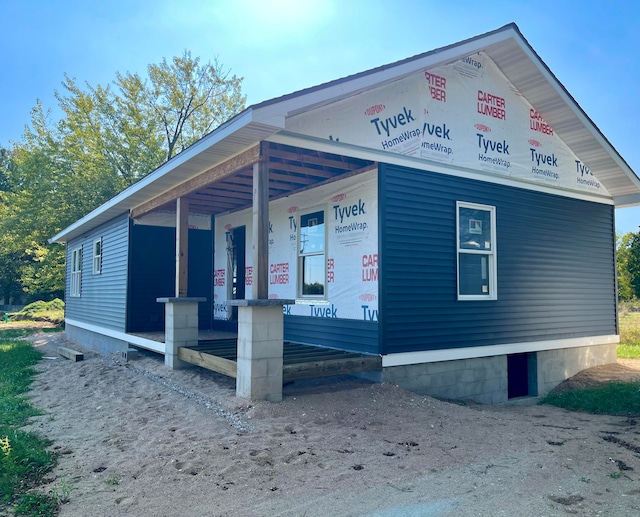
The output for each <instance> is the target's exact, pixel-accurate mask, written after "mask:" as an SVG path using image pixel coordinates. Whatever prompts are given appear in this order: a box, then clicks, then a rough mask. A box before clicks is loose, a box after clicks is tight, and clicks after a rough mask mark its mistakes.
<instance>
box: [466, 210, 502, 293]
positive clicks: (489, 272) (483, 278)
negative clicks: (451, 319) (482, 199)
mask: <svg viewBox="0 0 640 517" xmlns="http://www.w3.org/2000/svg"><path fill="white" fill-rule="evenodd" d="M456 219H457V231H456V234H457V235H456V237H457V248H458V253H457V260H458V300H496V299H497V297H498V293H497V281H496V272H497V267H496V231H495V229H496V207H494V206H487V205H478V204H474V203H465V202H462V201H458V202H457V203H456Z"/></svg>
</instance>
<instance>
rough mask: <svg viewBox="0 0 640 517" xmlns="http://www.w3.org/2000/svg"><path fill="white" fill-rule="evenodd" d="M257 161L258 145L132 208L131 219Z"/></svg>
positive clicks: (258, 156)
mask: <svg viewBox="0 0 640 517" xmlns="http://www.w3.org/2000/svg"><path fill="white" fill-rule="evenodd" d="M259 160H260V144H256V145H254V146H253V147H251V148H249V149H247V150H246V151H244V152H242V153H240V154H238V155H236V156H234V157H233V158H230V159H228V160H227V161H225V162H222V163H221V164H220V165H216V166H215V167H213V168H211V169H209V170H208V171H206V172H203V173H202V174H199V175H198V176H196V177H195V178H192V179H190V180H188V181H185V182H184V183H182V184H180V185H178V186H177V187H174V188H172V189H170V190H168V191H167V192H165V193H164V194H160V195H159V196H157V197H155V198H154V199H152V200H150V201H147V202H146V203H143V204H141V205H139V206H137V207H135V208H133V209H132V210H131V218H132V219H136V218H138V217H141V216H143V215H144V214H148V213H149V212H151V211H153V210H155V209H156V208H160V207H161V206H163V205H166V204H167V203H170V202H172V201H175V200H176V199H178V198H179V197H185V196H188V195H189V194H191V193H192V192H195V191H197V190H200V189H201V188H203V187H206V186H207V185H210V184H211V183H215V182H216V181H219V180H221V179H224V178H226V177H228V176H231V175H233V174H235V173H236V172H238V171H241V170H242V169H246V168H248V167H251V166H252V165H253V164H254V163H256V162H258V161H259Z"/></svg>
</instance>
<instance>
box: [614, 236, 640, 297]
mask: <svg viewBox="0 0 640 517" xmlns="http://www.w3.org/2000/svg"><path fill="white" fill-rule="evenodd" d="M616 240H617V242H616V256H617V264H618V298H619V299H620V300H633V299H640V232H636V233H633V232H632V233H627V234H625V235H622V236H618V237H617V239H616Z"/></svg>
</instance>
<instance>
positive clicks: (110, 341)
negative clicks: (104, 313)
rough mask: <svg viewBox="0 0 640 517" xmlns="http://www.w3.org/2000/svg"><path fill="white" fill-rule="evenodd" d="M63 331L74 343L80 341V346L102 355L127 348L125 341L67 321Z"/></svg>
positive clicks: (119, 351)
mask: <svg viewBox="0 0 640 517" xmlns="http://www.w3.org/2000/svg"><path fill="white" fill-rule="evenodd" d="M65 333H66V335H67V338H69V339H71V340H72V341H75V342H76V343H81V344H82V348H84V349H86V350H91V351H93V352H97V353H99V354H102V355H108V354H113V353H116V354H117V353H122V352H126V351H127V349H128V348H129V343H127V342H126V341H122V340H120V339H116V338H113V337H109V336H105V335H104V334H98V333H97V332H92V331H90V330H86V329H83V328H80V327H76V326H74V325H70V324H68V323H67V324H66V325H65Z"/></svg>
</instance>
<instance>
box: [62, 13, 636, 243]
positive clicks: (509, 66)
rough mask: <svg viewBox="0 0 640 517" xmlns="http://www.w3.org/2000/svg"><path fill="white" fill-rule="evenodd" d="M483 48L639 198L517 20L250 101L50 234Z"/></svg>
mask: <svg viewBox="0 0 640 517" xmlns="http://www.w3.org/2000/svg"><path fill="white" fill-rule="evenodd" d="M480 51H484V52H485V53H486V54H487V55H488V56H489V57H490V58H491V59H492V60H493V61H494V62H495V64H496V65H497V66H498V67H499V68H500V69H501V71H502V72H503V73H504V74H505V76H506V77H507V78H508V79H509V80H510V81H511V82H512V84H513V85H514V86H515V87H516V88H517V89H518V90H519V91H520V93H521V94H522V95H523V96H524V97H525V98H526V99H527V100H528V101H529V102H530V103H531V105H532V106H533V107H534V108H535V109H536V111H538V113H540V114H541V116H542V117H543V118H544V119H545V120H546V121H547V122H548V123H549V124H550V125H551V126H552V127H553V128H554V131H555V133H556V134H557V135H558V136H559V137H560V138H561V139H562V140H563V141H564V142H565V143H566V144H567V145H568V146H569V147H570V148H571V150H572V151H573V152H574V154H575V155H576V156H578V157H579V159H580V160H581V161H582V162H583V163H584V164H586V165H587V166H588V167H589V169H590V170H591V171H593V173H594V174H595V176H596V177H597V179H598V180H599V181H600V182H601V183H602V184H603V185H604V187H605V188H606V189H607V191H608V192H609V193H610V195H611V197H612V201H613V203H614V204H615V206H616V207H624V206H632V205H637V204H640V179H639V178H638V177H637V176H636V174H635V173H634V172H633V170H632V169H631V168H630V167H629V165H628V164H627V163H626V162H625V161H624V159H623V158H622V157H621V156H620V155H619V154H618V152H617V151H616V150H615V148H614V147H613V146H612V145H611V144H610V142H609V141H608V140H607V139H606V138H605V136H604V135H603V134H602V133H601V132H600V130H599V129H598V127H597V126H596V125H595V124H594V123H593V121H592V120H591V119H590V118H589V117H588V116H587V115H586V113H585V112H584V111H583V110H582V108H581V107H580V106H579V105H578V103H577V102H576V101H575V99H573V97H572V96H571V95H570V94H569V92H568V91H567V90H566V89H565V88H564V86H563V85H562V84H561V83H560V82H559V81H558V80H557V78H556V77H555V76H554V75H553V73H552V72H551V71H550V70H549V68H548V67H547V66H546V65H545V64H544V62H543V61H542V60H541V59H540V57H539V56H538V55H537V54H536V52H535V51H534V50H533V48H532V47H531V46H530V45H529V43H528V42H527V40H526V39H525V38H524V37H523V35H522V34H521V33H520V31H519V29H518V27H517V26H516V25H515V24H509V25H506V26H504V27H502V28H500V29H497V30H495V31H492V32H489V33H486V34H484V35H481V36H477V37H474V38H470V39H468V40H465V41H462V42H460V43H456V44H453V45H449V46H447V47H443V48H441V49H437V50H434V51H431V52H427V53H424V54H420V55H418V56H414V57H411V58H407V59H404V60H402V61H398V62H396V63H392V64H389V65H385V66H381V67H378V68H375V69H372V70H369V71H366V72H362V73H359V74H355V75H352V76H349V77H345V78H342V79H338V80H335V81H331V82H329V83H325V84H322V85H319V86H314V87H312V88H308V89H305V90H301V91H299V92H295V93H292V94H289V95H285V96H283V97H279V98H276V99H272V100H269V101H265V102H262V103H260V104H257V105H254V106H251V107H249V108H247V109H246V110H245V111H243V112H242V113H240V114H239V115H237V116H236V117H234V118H233V119H231V120H230V121H228V122H227V123H225V124H223V125H222V126H220V127H219V128H217V129H216V130H214V131H213V132H212V133H210V134H209V135H207V136H205V137H204V138H202V139H201V140H199V141H198V142H196V143H195V144H193V145H192V146H191V147H189V148H188V149H186V150H185V151H183V152H181V153H180V154H178V155H177V156H176V157H174V158H173V159H171V160H170V161H168V162H167V163H165V164H164V165H162V166H161V167H159V168H158V169H157V170H155V171H154V172H153V173H151V174H149V175H148V176H146V177H145V178H143V179H142V180H140V181H139V182H137V183H136V184H134V185H132V186H131V187H129V188H127V189H126V190H124V191H122V192H121V193H120V194H118V195H117V196H115V197H114V198H112V199H111V200H110V201H108V202H107V203H105V204H104V205H102V206H100V207H99V208H97V209H96V210H94V211H92V212H91V213H89V214H88V215H86V216H85V217H83V218H82V219H80V220H78V221H76V222H75V223H74V224H72V225H71V226H69V227H67V228H65V229H64V230H62V231H61V232H59V233H58V234H56V235H55V236H54V237H53V238H52V239H51V240H50V241H51V242H67V241H69V240H70V239H74V238H77V237H79V236H81V235H83V234H84V233H86V232H87V231H89V230H91V229H93V228H96V227H97V226H99V225H101V224H103V223H106V222H107V221H109V220H110V219H112V218H114V217H116V216H118V215H120V214H122V213H125V212H129V211H131V210H132V209H134V208H135V207H138V206H140V205H143V204H144V203H147V202H149V201H150V200H152V199H154V198H156V197H158V196H161V195H163V194H165V193H167V192H169V191H171V190H172V189H175V188H176V187H177V186H179V185H181V184H184V183H185V182H187V181H189V180H192V179H193V178H194V177H196V176H198V175H201V174H203V173H204V172H206V171H208V170H211V169H212V168H213V167H216V166H217V165H219V164H222V163H223V162H225V161H227V160H230V159H232V158H233V157H234V156H237V155H239V154H240V153H242V152H244V151H246V150H247V149H249V148H250V147H252V146H255V145H256V144H257V143H259V142H261V141H263V140H268V139H269V137H271V136H273V135H275V134H277V133H279V132H281V131H282V130H284V128H285V121H286V119H287V117H290V116H293V115H296V114H299V113H303V112H305V111H309V110H312V109H314V108H317V107H320V106H323V105H327V104H329V103H333V102H336V101H339V100H342V99H345V98H348V97H350V96H353V95H357V94H358V93H360V92H363V91H365V90H367V89H370V88H374V87H378V86H381V85H384V84H388V83H391V82H393V81H397V80H400V79H402V78H404V77H406V76H408V75H410V74H413V73H416V72H419V71H422V70H425V69H428V68H432V67H436V66H441V65H445V64H448V63H452V62H455V61H457V60H459V59H461V58H464V57H466V56H468V55H471V54H474V53H477V52H480Z"/></svg>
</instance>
